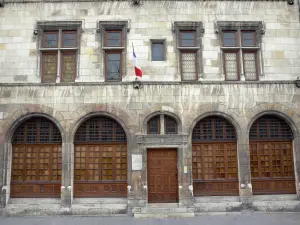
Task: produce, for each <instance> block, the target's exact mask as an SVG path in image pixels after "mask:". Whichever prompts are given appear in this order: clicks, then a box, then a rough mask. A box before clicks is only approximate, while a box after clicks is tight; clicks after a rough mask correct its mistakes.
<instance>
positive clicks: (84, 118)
mask: <svg viewBox="0 0 300 225" xmlns="http://www.w3.org/2000/svg"><path fill="white" fill-rule="evenodd" d="M96 116H107V117H109V118H111V119H113V120H115V121H116V122H118V123H119V124H120V125H121V127H122V128H123V130H124V131H125V134H126V141H127V143H128V142H129V138H130V133H129V129H128V128H127V126H126V124H125V122H124V121H123V120H122V119H120V117H118V116H116V115H114V114H112V113H109V112H103V111H99V112H90V113H88V114H86V115H84V116H82V117H81V118H79V119H78V120H77V121H76V122H75V123H74V124H73V126H72V128H71V131H70V142H71V143H74V138H75V135H76V132H77V130H78V128H79V127H80V126H81V125H82V124H83V123H84V122H85V121H87V120H88V119H90V118H92V117H96Z"/></svg>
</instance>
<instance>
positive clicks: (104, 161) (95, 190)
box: [74, 144, 127, 197]
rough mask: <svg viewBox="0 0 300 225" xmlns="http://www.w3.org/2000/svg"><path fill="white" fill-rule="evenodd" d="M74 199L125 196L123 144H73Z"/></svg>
mask: <svg viewBox="0 0 300 225" xmlns="http://www.w3.org/2000/svg"><path fill="white" fill-rule="evenodd" d="M74 170H75V177H74V197H126V196H127V145H126V144H102V145H100V144H98V145H97V144H94V145H75V169H74Z"/></svg>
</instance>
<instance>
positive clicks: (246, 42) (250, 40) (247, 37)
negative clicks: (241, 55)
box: [242, 32, 255, 46]
mask: <svg viewBox="0 0 300 225" xmlns="http://www.w3.org/2000/svg"><path fill="white" fill-rule="evenodd" d="M242 42H243V46H255V32H243V33H242Z"/></svg>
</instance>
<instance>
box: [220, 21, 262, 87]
mask: <svg viewBox="0 0 300 225" xmlns="http://www.w3.org/2000/svg"><path fill="white" fill-rule="evenodd" d="M218 26H219V27H218V28H219V31H220V33H221V35H220V37H221V43H222V44H221V46H222V47H221V49H222V55H223V70H224V74H225V79H226V80H230V81H238V80H241V79H243V77H241V75H243V76H244V78H245V80H249V81H253V80H258V77H259V74H260V64H259V51H260V41H259V40H260V38H261V34H262V24H261V22H219V23H218Z"/></svg>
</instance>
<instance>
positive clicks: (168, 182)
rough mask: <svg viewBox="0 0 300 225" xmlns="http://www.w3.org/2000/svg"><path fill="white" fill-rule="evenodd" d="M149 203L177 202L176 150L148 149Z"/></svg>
mask: <svg viewBox="0 0 300 225" xmlns="http://www.w3.org/2000/svg"><path fill="white" fill-rule="evenodd" d="M147 153H148V154H147V157H148V158H147V160H148V173H147V175H148V201H149V203H172V202H178V171H177V150H176V149H148V152H147Z"/></svg>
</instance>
